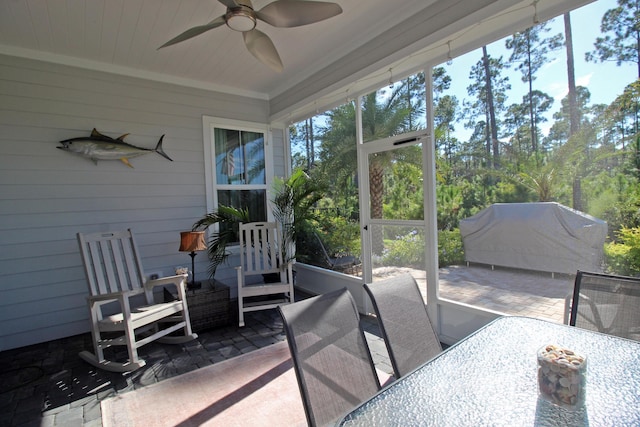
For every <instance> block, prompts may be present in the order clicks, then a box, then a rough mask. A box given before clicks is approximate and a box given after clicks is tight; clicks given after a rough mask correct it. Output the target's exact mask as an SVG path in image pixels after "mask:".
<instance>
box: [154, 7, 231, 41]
mask: <svg viewBox="0 0 640 427" xmlns="http://www.w3.org/2000/svg"><path fill="white" fill-rule="evenodd" d="M224 23H225V20H224V15H223V16H219V17H217V18H216V19H214V20H213V21H211V22H209V23H208V24H205V25H199V26H197V27H193V28H190V29H188V30H187V31H185V32H184V33H182V34H180V35H178V36H176V37H174V38H172V39H171V40H169V41H168V42H166V43H165V44H163V45H162V46H160V47H159V48H158V49H162V48H163V47H167V46H171V45H172V44H176V43H180V42H183V41H185V40H189V39H190V38H192V37H195V36H198V35H200V34H202V33H204V32H205V31H209V30H213V29H214V28H218V27H219V26H221V25H223V24H224Z"/></svg>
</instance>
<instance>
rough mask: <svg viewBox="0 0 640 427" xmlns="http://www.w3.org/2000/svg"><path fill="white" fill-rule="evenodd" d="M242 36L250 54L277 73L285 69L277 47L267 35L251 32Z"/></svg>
mask: <svg viewBox="0 0 640 427" xmlns="http://www.w3.org/2000/svg"><path fill="white" fill-rule="evenodd" d="M242 36H243V37H244V44H245V45H246V46H247V49H248V50H249V52H251V54H252V55H253V56H255V57H256V58H258V60H259V61H260V62H262V63H263V64H265V65H268V66H269V67H271V68H272V69H273V70H275V71H277V72H281V71H282V70H283V69H284V67H283V66H282V61H281V60H280V55H278V51H277V50H276V47H275V46H274V45H273V42H272V41H271V39H270V38H269V37H268V36H267V35H266V34H265V33H263V32H261V31H258V30H251V31H247V32H244V33H242Z"/></svg>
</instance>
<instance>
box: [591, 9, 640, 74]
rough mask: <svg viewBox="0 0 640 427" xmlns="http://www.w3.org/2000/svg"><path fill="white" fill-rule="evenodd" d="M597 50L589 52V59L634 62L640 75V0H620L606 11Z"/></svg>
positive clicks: (596, 45)
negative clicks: (614, 6)
mask: <svg viewBox="0 0 640 427" xmlns="http://www.w3.org/2000/svg"><path fill="white" fill-rule="evenodd" d="M600 32H601V33H602V34H603V35H602V36H601V37H597V38H596V41H595V43H594V46H595V50H593V51H592V52H587V53H586V54H585V59H586V60H587V61H593V62H595V61H600V62H604V61H615V62H616V64H617V65H621V64H622V63H623V62H634V63H636V64H637V66H638V78H640V0H618V7H616V8H614V9H609V10H607V11H606V12H605V14H604V16H603V17H602V21H601V23H600Z"/></svg>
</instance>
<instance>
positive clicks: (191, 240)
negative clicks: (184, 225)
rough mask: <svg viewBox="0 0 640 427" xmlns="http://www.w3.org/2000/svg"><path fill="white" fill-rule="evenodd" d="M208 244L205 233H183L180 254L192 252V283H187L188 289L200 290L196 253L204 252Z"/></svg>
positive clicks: (181, 234) (181, 233)
mask: <svg viewBox="0 0 640 427" xmlns="http://www.w3.org/2000/svg"><path fill="white" fill-rule="evenodd" d="M205 249H207V244H206V243H205V241H204V231H181V232H180V249H178V250H179V251H180V252H190V254H189V256H190V257H191V283H187V289H189V290H193V289H200V286H201V284H200V282H196V269H195V257H196V251H204V250H205Z"/></svg>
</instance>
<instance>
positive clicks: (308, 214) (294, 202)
mask: <svg viewBox="0 0 640 427" xmlns="http://www.w3.org/2000/svg"><path fill="white" fill-rule="evenodd" d="M323 197H324V189H323V187H322V186H321V185H319V184H318V183H317V182H316V181H314V180H313V179H311V178H310V177H309V175H307V174H306V173H305V172H304V171H303V170H302V169H296V170H294V171H293V173H292V174H291V176H290V177H289V178H287V179H282V178H276V179H274V182H273V198H272V199H271V205H272V211H273V217H274V219H275V220H276V221H277V222H279V223H280V225H281V229H282V238H281V242H282V244H281V245H280V246H281V247H280V251H281V259H283V260H285V261H290V260H293V259H295V257H296V241H297V238H298V236H299V234H300V233H301V232H302V231H303V230H304V228H305V227H306V226H308V224H309V222H310V221H312V220H313V219H315V213H314V207H315V205H316V203H317V202H318V201H319V200H321V199H322V198H323Z"/></svg>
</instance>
